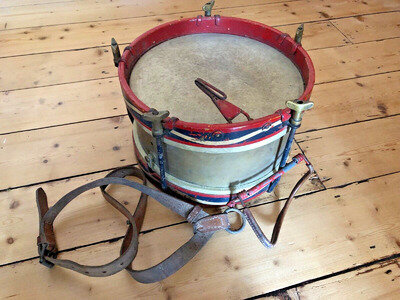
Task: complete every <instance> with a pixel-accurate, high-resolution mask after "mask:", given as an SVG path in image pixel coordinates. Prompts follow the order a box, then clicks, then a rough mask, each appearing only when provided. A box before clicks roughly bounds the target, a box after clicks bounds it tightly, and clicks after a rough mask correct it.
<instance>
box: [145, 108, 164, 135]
mask: <svg viewBox="0 0 400 300" xmlns="http://www.w3.org/2000/svg"><path fill="white" fill-rule="evenodd" d="M168 116H169V111H167V110H163V111H157V110H156V109H154V108H153V109H151V110H150V111H148V112H146V113H144V114H143V119H145V120H146V121H149V122H151V124H152V127H151V133H152V134H153V136H154V137H158V136H162V135H163V134H164V127H163V125H162V120H164V119H165V118H166V117H168Z"/></svg>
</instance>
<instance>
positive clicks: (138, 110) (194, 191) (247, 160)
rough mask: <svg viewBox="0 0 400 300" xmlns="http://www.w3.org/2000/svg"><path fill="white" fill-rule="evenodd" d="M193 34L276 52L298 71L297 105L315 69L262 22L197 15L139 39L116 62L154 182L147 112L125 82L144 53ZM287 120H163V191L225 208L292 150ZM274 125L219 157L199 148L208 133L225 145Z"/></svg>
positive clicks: (277, 116) (283, 114)
mask: <svg viewBox="0 0 400 300" xmlns="http://www.w3.org/2000/svg"><path fill="white" fill-rule="evenodd" d="M197 33H221V34H233V35H239V36H244V37H248V38H251V39H255V40H257V41H260V42H262V43H265V44H268V45H269V46H271V47H273V48H275V49H278V50H279V51H281V52H282V53H284V54H285V56H286V57H288V58H289V59H290V60H291V61H292V62H293V63H294V64H295V65H296V66H297V68H298V69H299V71H300V73H301V75H302V78H303V81H304V86H305V87H304V92H303V94H302V95H301V96H300V97H299V99H298V100H302V101H308V100H309V98H310V95H311V91H312V88H313V85H314V80H315V72H314V67H313V65H312V62H311V59H310V57H309V56H308V54H307V53H306V51H305V50H304V49H303V48H302V47H301V45H300V44H297V43H296V42H295V41H294V40H293V39H291V38H290V37H289V36H288V35H287V34H285V33H282V32H280V31H278V30H276V29H274V28H272V27H269V26H266V25H264V24H261V23H257V22H253V21H250V20H244V19H239V18H233V17H224V16H217V15H216V16H213V17H202V16H198V17H196V18H187V19H182V20H176V21H172V22H169V23H165V24H162V25H159V26H157V27H156V28H153V29H152V30H150V31H148V32H146V33H144V34H142V35H141V36H139V37H138V38H136V39H135V40H134V41H133V42H132V43H131V44H130V45H129V46H128V47H126V48H125V50H124V51H123V53H122V57H121V59H120V61H119V63H118V76H119V80H120V84H121V89H122V94H123V96H124V98H125V102H126V105H127V109H128V112H129V115H130V117H131V120H132V121H133V120H135V122H134V123H135V124H134V131H133V137H134V146H135V153H136V156H137V158H138V162H139V164H140V166H141V167H142V169H143V170H144V171H145V172H146V174H147V175H148V176H149V177H151V178H154V179H155V180H156V181H157V182H158V183H160V176H159V170H158V161H157V151H156V146H155V145H156V142H155V139H154V138H153V137H152V134H151V124H149V123H146V122H144V120H143V119H142V116H143V114H144V113H146V112H149V111H150V107H148V106H147V105H146V104H145V103H143V102H142V101H141V100H140V99H139V98H138V97H137V96H136V95H135V94H134V92H133V91H132V90H131V88H130V86H129V84H128V82H129V79H130V75H131V71H132V69H133V66H134V65H135V63H136V62H137V61H138V59H140V57H141V56H142V55H143V54H144V53H145V52H146V51H148V50H149V49H151V48H152V47H155V46H157V45H158V44H160V43H162V42H164V41H167V40H169V39H172V38H175V37H179V36H183V35H188V34H197ZM225 92H227V93H228V92H229V91H225ZM172 117H173V116H172ZM290 117H291V111H290V110H289V109H288V108H286V109H282V110H279V111H277V112H275V113H273V114H270V115H266V116H265V117H262V118H259V119H255V120H251V121H246V122H239V123H232V124H201V123H190V122H185V121H183V120H176V119H174V118H171V117H170V118H166V119H165V120H164V122H163V124H164V125H163V126H164V129H165V132H164V136H163V149H164V155H165V165H166V172H167V174H166V175H167V176H166V177H167V184H168V187H169V188H170V189H172V190H173V191H175V192H177V193H179V194H182V195H185V196H188V197H189V198H191V199H193V200H195V201H198V202H203V203H207V204H216V205H222V204H225V203H227V202H228V201H229V200H230V199H231V197H232V196H235V191H236V192H239V191H241V190H240V189H242V190H243V189H246V188H250V187H252V186H254V185H255V184H256V183H258V182H260V181H262V180H263V179H266V177H268V175H270V174H271V173H272V172H273V171H274V170H276V169H277V166H278V165H279V163H280V160H281V157H280V155H281V154H282V152H283V149H284V148H285V147H286V149H287V150H288V149H290V146H291V141H289V142H288V143H286V140H287V136H288V132H289V131H290V130H289V127H288V126H289V125H288V123H289V118H290ZM278 120H279V121H281V124H280V125H279V126H275V125H273V126H272V127H276V128H277V129H279V132H278V133H277V132H273V133H271V134H269V133H268V134H265V135H264V136H263V134H259V135H258V136H257V137H254V136H253V137H251V138H250V139H246V138H245V139H242V141H241V142H240V143H236V144H235V143H233V144H232V145H229V146H226V147H225V146H221V145H219V146H216V149H218V150H219V151H220V152H221V153H218V154H216V152H215V151H217V150H215V151H214V150H212V149H214V148H213V147H203V146H204V145H201V143H200V144H199V143H197V142H198V141H201V139H202V137H203V136H204V134H205V133H207V134H206V136H207V137H208V134H210V133H215V132H221V133H223V134H224V135H226V140H234V139H235V135H238V134H239V135H240V134H241V132H243V131H252V130H253V131H255V130H263V129H264V128H267V130H268V131H269V130H270V128H269V127H268V126H269V125H272V124H274V123H276V122H277V121H278ZM272 129H273V128H272ZM272 129H271V130H272ZM174 130H176V131H182V132H185V131H186V132H188V135H187V136H186V137H184V139H183V141H177V140H176V139H174V138H175V137H173V136H171V132H173V131H174ZM292 130H295V129H292ZM184 134H185V133H184ZM187 141H188V143H189V144H191V145H192V147H191V148H188V147H186V145H187V144H188V143H186V142H187ZM192 142H193V143H192ZM174 143H175V144H174ZM286 144H287V145H286ZM242 147H243V148H242ZM205 148H206V149H208V150H205ZM188 149H190V151H188ZM242 150H243V151H242ZM190 152H193V153H190ZM246 152H247V153H246ZM277 153H278V155H277ZM252 173H253V174H252ZM194 182H195V183H194Z"/></svg>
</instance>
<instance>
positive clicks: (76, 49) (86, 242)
mask: <svg viewBox="0 0 400 300" xmlns="http://www.w3.org/2000/svg"><path fill="white" fill-rule="evenodd" d="M202 4H203V3H202V2H199V1H195V0H175V1H164V0H146V1H140V0H131V1H127V0H87V1H83V0H19V1H14V0H2V1H0V16H1V18H0V45H1V47H0V92H1V94H0V170H1V171H0V190H1V192H0V228H1V229H0V245H1V246H0V287H1V288H0V296H1V297H2V298H30V299H42V298H50V297H52V298H69V299H70V298H88V297H92V298H116V299H120V298H130V299H132V298H147V299H148V298H155V299H158V298H160V299H162V298H166V299H175V298H187V299H197V298H201V299H204V298H206V299H207V298H210V299H216V298H230V299H239V298H240V299H242V298H248V297H256V298H263V297H268V296H271V297H278V298H284V299H289V298H292V299H298V298H300V299H303V298H311V299H315V298H323V299H325V298H337V299H344V298H348V299H363V298H384V299H388V298H393V299H395V298H397V299H399V297H400V260H399V259H400V89H399V86H400V0H363V1H358V0H336V1H335V0H298V1H297V0H293V1H290V0H289V1H284V0H251V1H250V0H217V3H216V8H217V9H216V11H215V12H216V13H218V14H221V15H226V16H236V17H243V18H249V19H252V20H255V21H259V22H263V23H266V24H269V25H272V26H275V27H277V28H279V29H280V30H282V31H285V32H287V33H289V34H292V35H293V33H294V32H295V29H296V27H297V26H298V24H299V23H301V22H305V36H304V39H303V46H304V48H306V49H307V50H308V52H309V54H310V56H311V58H312V60H313V62H314V65H315V68H316V72H317V77H316V86H315V89H314V93H313V97H312V99H313V100H314V101H315V103H316V107H315V109H314V110H312V111H311V112H309V113H307V116H306V118H305V120H304V123H303V126H302V127H301V128H300V129H299V131H298V133H297V134H296V145H295V148H296V149H294V151H293V153H296V151H299V150H300V149H301V150H302V151H304V153H305V154H306V156H307V157H308V158H309V160H310V161H311V162H312V163H313V164H314V166H315V167H316V170H317V172H318V176H319V178H314V179H313V180H312V181H310V182H308V183H307V185H306V186H305V187H304V188H302V190H301V194H302V195H301V196H300V197H298V198H297V200H295V201H294V204H293V206H292V207H291V209H290V211H289V213H288V216H287V220H286V223H285V224H284V227H283V230H282V235H281V238H280V240H279V243H278V245H277V246H276V247H275V248H274V249H271V250H266V249H264V248H263V247H262V246H261V245H260V243H259V242H258V240H257V238H256V237H255V235H254V234H253V233H252V232H251V230H250V229H249V226H247V228H246V230H245V231H244V232H243V233H241V234H238V235H236V236H231V235H229V234H227V233H224V232H220V233H217V234H216V235H215V236H214V238H213V239H212V240H211V242H210V243H209V244H207V245H206V247H205V248H204V249H203V250H202V251H201V252H200V254H199V255H197V256H196V257H195V259H193V260H192V261H191V262H190V263H189V264H188V265H186V266H185V267H184V268H183V269H182V270H180V271H179V272H178V273H176V274H175V275H173V276H171V277H170V278H168V279H166V280H163V281H162V282H159V283H154V284H148V285H144V284H140V283H137V282H136V281H134V280H132V278H130V276H129V275H128V273H127V272H125V271H123V272H120V273H118V274H116V275H114V276H111V277H107V278H90V277H85V276H82V275H80V274H77V273H74V272H71V271H68V270H65V269H61V268H57V267H55V268H53V269H51V270H49V269H46V268H45V267H43V266H42V265H40V264H39V262H38V258H37V249H36V236H37V234H38V216H37V210H36V204H35V198H34V192H35V190H36V189H37V188H38V187H39V186H41V187H43V188H44V190H45V191H46V192H47V193H48V196H49V199H50V202H51V204H52V203H54V202H55V201H57V200H58V199H59V197H61V196H62V195H63V194H64V193H66V192H68V191H69V190H71V189H72V188H74V187H77V186H78V185H81V184H83V183H85V182H88V181H90V180H92V179H97V178H100V177H102V176H104V175H105V174H106V171H107V170H110V169H113V168H115V167H119V166H125V165H130V164H134V163H135V162H136V161H135V158H134V155H133V151H132V140H131V124H130V121H129V118H128V117H127V115H126V110H125V107H124V103H123V101H122V97H121V92H120V87H119V83H118V80H117V78H116V68H115V67H114V66H113V63H112V55H111V52H110V51H109V47H108V44H109V42H110V38H111V37H113V36H114V37H115V38H116V39H117V41H118V42H119V43H121V44H126V43H129V42H130V41H132V40H133V39H134V38H135V37H137V36H138V35H139V34H141V33H143V32H144V31H146V30H148V29H150V28H152V27H154V26H156V25H158V24H161V23H164V22H167V21H170V20H174V19H179V18H182V17H189V16H196V15H198V14H200V8H201V6H202ZM305 170H306V168H305V167H304V166H302V167H298V168H297V169H295V170H293V171H292V172H291V173H289V174H288V175H287V176H286V177H285V178H284V180H282V182H281V184H280V185H279V187H278V189H277V191H276V193H275V194H274V195H268V196H263V197H261V198H260V199H259V200H258V201H257V204H258V205H257V206H256V207H255V208H254V209H253V211H254V213H255V215H256V217H258V219H259V220H260V221H261V225H262V227H263V228H265V231H266V232H270V231H271V229H272V224H273V221H274V219H275V217H276V216H277V214H278V211H279V209H280V207H282V204H283V201H281V200H284V199H285V197H287V196H288V193H289V191H290V189H291V187H292V186H293V184H294V183H295V182H296V180H297V179H298V178H299V176H300V175H301V174H302V173H303V172H305ZM115 192H116V194H117V197H119V199H123V200H124V201H126V202H125V204H126V206H127V207H128V208H130V209H133V208H134V207H135V204H136V201H137V200H136V195H132V193H131V192H128V191H127V190H126V189H123V188H121V189H118V190H116V191H115ZM181 221H182V219H181V218H180V217H178V216H177V215H175V214H173V213H172V212H170V211H168V210H166V209H164V208H163V207H162V206H161V205H159V204H158V203H156V202H155V201H151V202H150V203H149V207H148V214H147V215H146V218H145V224H144V228H143V232H142V234H141V236H140V247H139V248H140V249H139V253H138V257H137V259H136V260H135V263H134V267H135V268H143V267H148V266H151V265H152V264H154V263H156V262H158V261H160V260H161V259H162V258H165V257H167V256H168V255H169V254H170V253H172V251H173V250H174V249H176V248H177V247H178V246H180V244H181V243H183V242H184V241H185V239H187V238H188V237H189V236H190V235H191V228H190V226H188V225H187V224H182V223H181ZM125 229H126V224H125V220H124V219H123V218H121V217H120V216H119V215H118V214H117V213H115V212H114V211H113V210H112V209H110V207H109V205H108V204H106V203H105V201H104V200H103V199H102V197H101V195H99V191H95V192H93V193H88V194H85V195H84V196H82V197H81V201H76V202H75V203H74V202H73V203H72V204H71V205H70V207H68V208H67V209H66V210H65V212H63V213H62V214H61V216H60V217H59V220H58V221H57V222H56V233H57V240H58V245H59V249H60V250H62V253H61V254H60V256H61V257H63V258H70V259H77V260H78V262H81V263H88V264H101V263H105V262H108V261H111V260H112V259H113V258H115V257H117V255H118V253H119V246H120V243H121V237H122V236H123V235H124V231H125Z"/></svg>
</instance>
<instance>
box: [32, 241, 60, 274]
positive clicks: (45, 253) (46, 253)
mask: <svg viewBox="0 0 400 300" xmlns="http://www.w3.org/2000/svg"><path fill="white" fill-rule="evenodd" d="M37 246H38V253H39V262H40V263H41V264H42V265H44V266H45V267H47V268H49V269H51V268H52V267H53V266H54V264H53V263H52V262H51V261H48V260H47V259H46V257H52V258H56V257H57V252H55V251H54V250H49V249H48V247H49V243H42V242H38V244H37Z"/></svg>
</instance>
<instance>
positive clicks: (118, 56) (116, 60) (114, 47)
mask: <svg viewBox="0 0 400 300" xmlns="http://www.w3.org/2000/svg"><path fill="white" fill-rule="evenodd" d="M111 51H112V54H113V56H114V65H115V66H116V67H118V64H119V61H120V60H121V52H120V51H119V46H118V43H117V41H116V40H115V39H114V38H111Z"/></svg>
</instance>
